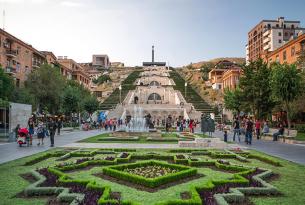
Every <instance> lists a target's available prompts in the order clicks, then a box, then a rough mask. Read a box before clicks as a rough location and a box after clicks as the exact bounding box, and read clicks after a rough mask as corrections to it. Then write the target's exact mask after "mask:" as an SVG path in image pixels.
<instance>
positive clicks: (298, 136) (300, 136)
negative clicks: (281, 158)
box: [294, 132, 305, 141]
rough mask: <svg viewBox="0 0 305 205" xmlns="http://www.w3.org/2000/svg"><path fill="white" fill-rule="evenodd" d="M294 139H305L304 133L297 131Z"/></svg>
mask: <svg viewBox="0 0 305 205" xmlns="http://www.w3.org/2000/svg"><path fill="white" fill-rule="evenodd" d="M294 139H295V140H299V141H305V133H300V132H298V134H297V136H296V137H295V138H294Z"/></svg>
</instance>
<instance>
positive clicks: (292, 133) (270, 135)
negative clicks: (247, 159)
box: [263, 128, 298, 142]
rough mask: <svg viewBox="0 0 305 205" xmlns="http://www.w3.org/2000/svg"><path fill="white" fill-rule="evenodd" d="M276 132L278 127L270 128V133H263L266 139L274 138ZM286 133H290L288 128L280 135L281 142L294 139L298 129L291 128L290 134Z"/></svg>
mask: <svg viewBox="0 0 305 205" xmlns="http://www.w3.org/2000/svg"><path fill="white" fill-rule="evenodd" d="M276 132H278V129H274V128H270V129H269V132H268V133H263V138H264V139H266V140H273V134H274V133H276ZM285 133H288V130H287V129H285V130H284V134H283V135H279V136H278V139H279V141H280V142H286V141H287V140H293V139H294V138H295V137H296V136H297V134H298V131H297V130H289V135H287V134H285Z"/></svg>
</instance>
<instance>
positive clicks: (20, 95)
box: [10, 87, 35, 106]
mask: <svg viewBox="0 0 305 205" xmlns="http://www.w3.org/2000/svg"><path fill="white" fill-rule="evenodd" d="M34 98H35V96H33V94H31V93H30V91H29V90H28V89H26V88H25V87H21V88H15V89H14V91H13V92H12V94H11V97H10V101H12V102H16V103H23V104H30V105H32V106H35V101H34Z"/></svg>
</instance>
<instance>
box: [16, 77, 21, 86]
mask: <svg viewBox="0 0 305 205" xmlns="http://www.w3.org/2000/svg"><path fill="white" fill-rule="evenodd" d="M16 87H17V88H19V87H20V79H18V78H16Z"/></svg>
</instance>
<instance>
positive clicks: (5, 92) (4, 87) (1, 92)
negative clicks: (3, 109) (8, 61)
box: [0, 66, 14, 101]
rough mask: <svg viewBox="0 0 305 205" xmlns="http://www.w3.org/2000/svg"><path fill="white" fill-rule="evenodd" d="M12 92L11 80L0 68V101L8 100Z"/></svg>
mask: <svg viewBox="0 0 305 205" xmlns="http://www.w3.org/2000/svg"><path fill="white" fill-rule="evenodd" d="M13 90H14V80H13V78H12V77H11V76H10V75H8V74H7V73H5V72H4V70H3V69H2V68H1V66H0V99H2V100H3V101H6V100H8V99H9V98H10V96H11V93H12V91H13Z"/></svg>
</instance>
